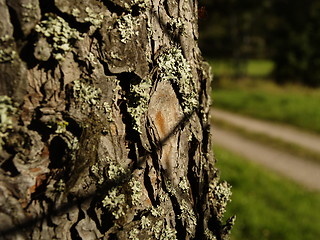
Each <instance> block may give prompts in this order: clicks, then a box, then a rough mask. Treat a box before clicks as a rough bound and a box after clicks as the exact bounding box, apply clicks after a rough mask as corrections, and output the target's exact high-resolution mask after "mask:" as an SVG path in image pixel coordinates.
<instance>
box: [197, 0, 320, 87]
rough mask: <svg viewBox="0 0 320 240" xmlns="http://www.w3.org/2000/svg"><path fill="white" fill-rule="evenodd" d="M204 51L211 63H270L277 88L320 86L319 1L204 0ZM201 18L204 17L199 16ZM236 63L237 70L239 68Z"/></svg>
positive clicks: (201, 33) (201, 38)
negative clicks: (287, 83)
mask: <svg viewBox="0 0 320 240" xmlns="http://www.w3.org/2000/svg"><path fill="white" fill-rule="evenodd" d="M200 4H201V5H202V6H203V7H204V8H205V9H206V15H205V19H203V20H201V19H200V48H201V49H202V50H203V53H204V54H205V56H206V57H207V58H215V59H233V60H234V62H235V63H236V64H241V63H245V62H246V61H247V60H248V59H259V58H260V59H261V58H263V59H271V60H272V61H273V62H274V64H275V68H274V70H273V78H274V79H275V81H276V82H277V83H286V82H294V83H300V84H304V85H307V86H311V87H318V86H320V49H319V47H318V44H319V41H320V31H319V29H320V2H319V1H314V0H306V1H290V0H262V1H255V0H241V1H240V0H214V1H211V0H202V1H200ZM201 14H202V13H201ZM236 64H235V67H236Z"/></svg>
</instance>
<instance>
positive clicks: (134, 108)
mask: <svg viewBox="0 0 320 240" xmlns="http://www.w3.org/2000/svg"><path fill="white" fill-rule="evenodd" d="M150 89H151V81H150V80H149V79H143V80H142V81H141V82H140V83H139V84H131V85H130V94H129V102H128V113H129V114H130V116H131V118H132V119H133V129H135V130H136V131H138V132H139V133H141V117H142V116H143V114H144V113H145V112H146V111H147V109H148V104H149V100H150V94H149V92H150Z"/></svg>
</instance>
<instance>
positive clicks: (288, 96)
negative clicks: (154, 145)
mask: <svg viewBox="0 0 320 240" xmlns="http://www.w3.org/2000/svg"><path fill="white" fill-rule="evenodd" d="M219 64H221V63H219ZM219 64H217V65H216V66H219ZM222 65H223V64H222ZM251 65H252V67H251V68H252V69H251V70H250V71H251V76H252V75H254V73H255V72H257V71H259V69H265V72H263V71H262V73H263V74H262V73H261V77H262V76H263V75H264V76H265V77H266V76H267V75H265V74H267V72H268V71H266V69H267V68H268V64H266V63H264V64H260V65H259V63H257V62H256V63H254V62H253V63H252V64H251ZM214 66H215V65H213V67H214ZM225 66H227V64H225ZM218 68H219V67H218ZM218 68H217V69H218ZM217 72H218V71H217ZM216 75H218V73H217V74H216ZM218 76H219V75H218ZM251 76H250V77H246V78H241V79H234V78H229V77H220V78H219V77H217V78H216V79H214V81H213V100H214V106H215V107H218V108H222V109H225V110H230V111H233V112H237V113H241V114H245V115H249V116H252V117H255V118H260V119H265V120H271V121H276V122H281V123H287V124H290V125H293V126H296V127H299V128H302V129H305V130H309V131H312V132H317V133H320V111H319V102H320V90H319V89H310V88H306V87H302V86H294V85H286V86H278V85H276V84H275V83H273V82H272V81H270V80H269V81H268V80H266V78H264V79H262V78H253V77H251Z"/></svg>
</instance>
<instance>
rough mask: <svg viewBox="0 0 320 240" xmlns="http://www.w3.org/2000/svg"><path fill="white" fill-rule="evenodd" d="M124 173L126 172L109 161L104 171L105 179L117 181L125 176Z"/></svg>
mask: <svg viewBox="0 0 320 240" xmlns="http://www.w3.org/2000/svg"><path fill="white" fill-rule="evenodd" d="M125 172H126V171H125V169H124V168H123V167H122V166H120V165H119V164H115V163H114V162H112V161H111V162H110V164H109V166H108V168H107V171H106V175H107V179H108V180H111V181H117V180H119V179H120V178H121V176H123V175H124V174H125Z"/></svg>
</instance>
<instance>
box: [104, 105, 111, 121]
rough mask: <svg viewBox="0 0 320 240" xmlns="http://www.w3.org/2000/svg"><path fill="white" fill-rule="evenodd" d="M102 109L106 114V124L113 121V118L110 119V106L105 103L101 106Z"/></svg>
mask: <svg viewBox="0 0 320 240" xmlns="http://www.w3.org/2000/svg"><path fill="white" fill-rule="evenodd" d="M102 107H103V110H104V112H105V114H106V118H107V121H108V122H112V121H113V117H112V108H111V106H110V104H109V103H107V102H104V103H103V104H102Z"/></svg>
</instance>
